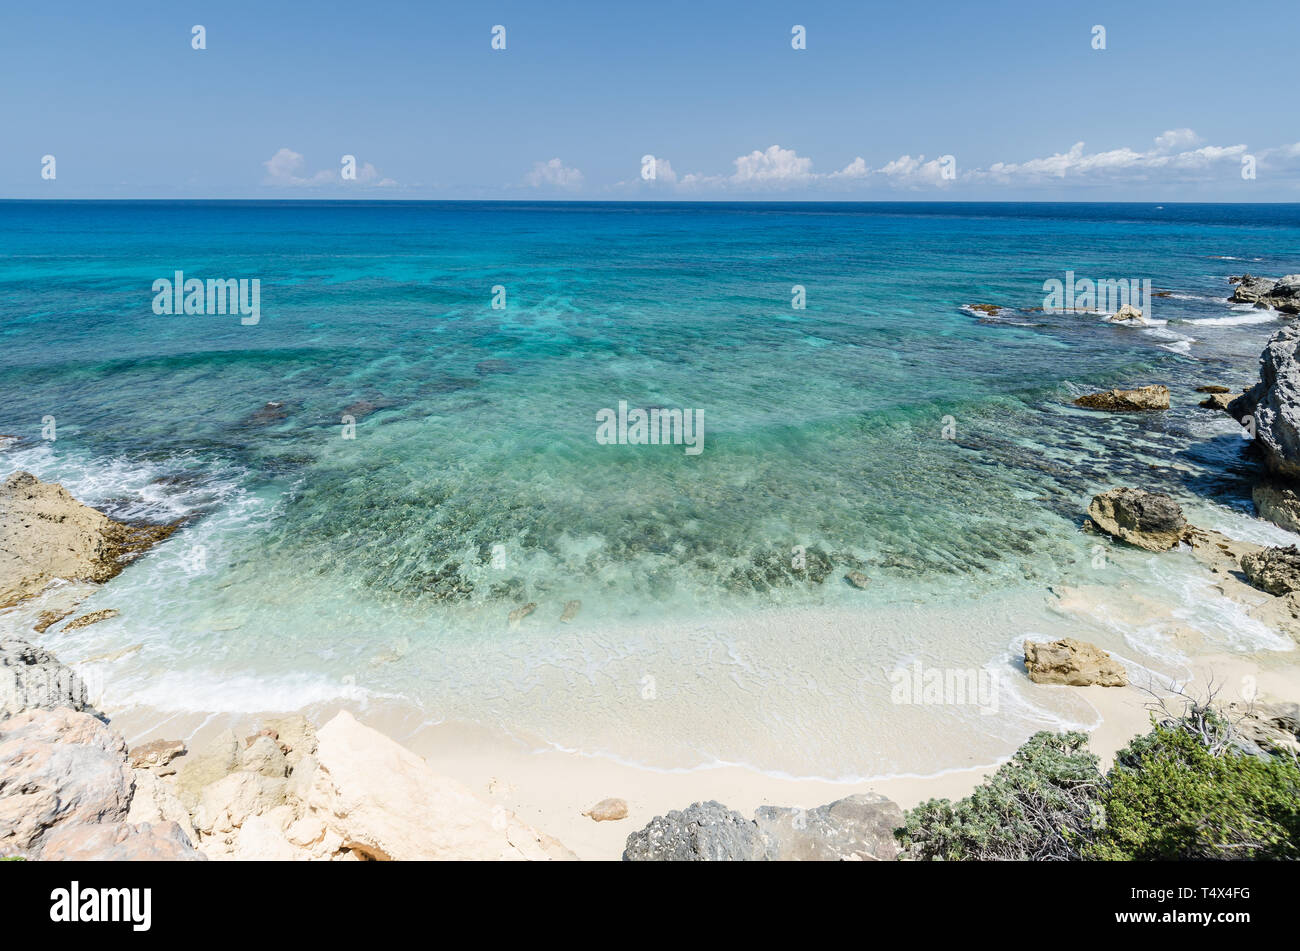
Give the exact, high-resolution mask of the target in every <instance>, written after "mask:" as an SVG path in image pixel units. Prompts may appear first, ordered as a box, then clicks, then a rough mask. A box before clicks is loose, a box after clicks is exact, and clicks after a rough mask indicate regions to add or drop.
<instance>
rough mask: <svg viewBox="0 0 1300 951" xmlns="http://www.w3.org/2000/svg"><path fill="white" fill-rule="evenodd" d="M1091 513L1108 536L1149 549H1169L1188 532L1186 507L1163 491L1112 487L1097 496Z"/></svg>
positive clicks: (1091, 516) (1090, 509) (1096, 524)
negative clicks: (1183, 507) (1185, 516)
mask: <svg viewBox="0 0 1300 951" xmlns="http://www.w3.org/2000/svg"><path fill="white" fill-rule="evenodd" d="M1088 515H1089V517H1090V518H1091V519H1092V521H1093V524H1094V525H1095V526H1096V527H1097V528H1099V529H1101V530H1102V531H1103V532H1105V533H1106V534H1107V535H1111V536H1113V537H1114V538H1118V539H1119V540H1120V541H1124V542H1128V543H1129V544H1130V545H1136V546H1137V547H1138V548H1145V549H1146V550H1147V551H1167V550H1169V549H1170V548H1173V547H1174V546H1176V545H1177V544H1178V543H1179V541H1181V540H1182V537H1183V534H1184V533H1185V532H1186V531H1187V520H1186V519H1185V518H1183V510H1182V509H1181V508H1180V507H1179V506H1178V503H1177V502H1175V501H1174V500H1173V499H1172V498H1170V497H1169V496H1168V495H1165V494H1164V493H1163V492H1147V491H1145V490H1143V489H1129V488H1120V489H1110V490H1109V491H1107V492H1102V493H1101V494H1100V495H1096V496H1093V499H1092V503H1091V504H1090V505H1089V506H1088Z"/></svg>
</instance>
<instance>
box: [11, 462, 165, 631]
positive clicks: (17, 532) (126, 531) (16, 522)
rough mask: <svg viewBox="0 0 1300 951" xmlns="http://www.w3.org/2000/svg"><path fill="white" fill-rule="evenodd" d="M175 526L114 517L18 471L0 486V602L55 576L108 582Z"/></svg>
mask: <svg viewBox="0 0 1300 951" xmlns="http://www.w3.org/2000/svg"><path fill="white" fill-rule="evenodd" d="M175 528H176V526H175V525H141V526H132V525H127V524H124V523H122V522H117V521H114V520H113V519H111V518H109V517H108V516H107V515H104V514H103V513H102V512H97V511H96V510H95V509H92V508H91V507H90V506H88V505H82V504H81V503H80V502H78V501H77V500H76V499H74V498H73V497H72V496H71V495H69V494H68V491H67V489H65V488H63V486H61V485H57V484H55V483H52V482H41V481H39V480H38V479H37V478H36V477H35V476H33V475H31V474H30V473H27V472H16V473H14V474H13V475H11V476H10V477H9V478H8V479H6V480H5V482H4V483H3V485H0V607H6V606H8V605H10V604H14V603H16V602H18V601H21V600H23V599H24V598H28V597H31V596H32V595H34V594H37V593H38V592H39V591H40V590H41V589H42V588H44V587H45V586H46V585H47V584H49V583H50V582H51V581H53V580H54V579H56V578H63V579H66V580H82V581H94V582H103V581H107V580H108V579H109V578H112V577H113V576H114V575H116V574H117V573H118V572H119V571H121V570H122V569H123V568H124V567H125V566H126V564H127V562H128V561H129V560H130V559H131V558H133V557H136V556H138V555H139V554H140V553H142V552H143V551H145V550H146V549H147V548H149V547H150V546H151V545H153V544H154V543H156V542H158V541H161V540H162V539H164V538H166V537H167V536H168V535H170V534H171V533H172V532H173V531H174V530H175Z"/></svg>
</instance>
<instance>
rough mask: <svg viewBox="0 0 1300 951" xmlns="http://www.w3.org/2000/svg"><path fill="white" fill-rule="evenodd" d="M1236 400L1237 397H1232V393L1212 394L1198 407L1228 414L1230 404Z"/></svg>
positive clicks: (1198, 404)
mask: <svg viewBox="0 0 1300 951" xmlns="http://www.w3.org/2000/svg"><path fill="white" fill-rule="evenodd" d="M1235 398H1236V397H1234V396H1232V394H1230V393H1211V394H1210V395H1209V396H1207V397H1206V398H1205V399H1203V400H1201V401H1200V402H1199V403H1197V404H1196V405H1197V406H1199V407H1201V409H1217V410H1222V411H1223V412H1227V410H1228V404H1229V403H1231V402H1232V401H1233V400H1234V399H1235Z"/></svg>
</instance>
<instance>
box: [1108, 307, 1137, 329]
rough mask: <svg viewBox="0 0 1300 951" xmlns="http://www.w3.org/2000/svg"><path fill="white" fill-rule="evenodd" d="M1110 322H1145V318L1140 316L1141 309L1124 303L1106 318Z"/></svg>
mask: <svg viewBox="0 0 1300 951" xmlns="http://www.w3.org/2000/svg"><path fill="white" fill-rule="evenodd" d="M1106 319H1107V320H1108V321H1110V322H1111V323H1112V324H1145V323H1146V319H1145V318H1144V317H1143V316H1142V311H1141V310H1140V309H1138V308H1137V307H1134V306H1133V305H1132V304H1125V305H1124V306H1123V307H1121V308H1120V309H1119V310H1117V311H1115V313H1113V314H1111V315H1110V316H1109V317H1107V318H1106Z"/></svg>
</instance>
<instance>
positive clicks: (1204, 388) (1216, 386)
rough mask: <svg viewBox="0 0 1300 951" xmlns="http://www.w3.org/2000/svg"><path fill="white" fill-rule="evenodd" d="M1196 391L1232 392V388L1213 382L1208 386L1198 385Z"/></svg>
mask: <svg viewBox="0 0 1300 951" xmlns="http://www.w3.org/2000/svg"><path fill="white" fill-rule="evenodd" d="M1196 392H1197V393H1231V392H1232V388H1231V387H1227V386H1220V385H1219V384H1217V383H1211V384H1209V385H1208V386H1198V387H1197V388H1196Z"/></svg>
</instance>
